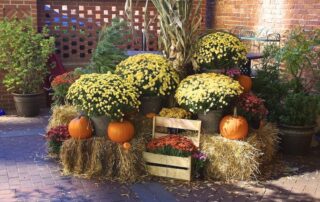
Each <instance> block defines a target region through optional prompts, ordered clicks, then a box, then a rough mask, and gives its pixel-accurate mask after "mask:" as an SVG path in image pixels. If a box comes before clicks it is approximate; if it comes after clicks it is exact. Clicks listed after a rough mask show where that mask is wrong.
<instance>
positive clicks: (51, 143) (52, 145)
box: [48, 141, 62, 154]
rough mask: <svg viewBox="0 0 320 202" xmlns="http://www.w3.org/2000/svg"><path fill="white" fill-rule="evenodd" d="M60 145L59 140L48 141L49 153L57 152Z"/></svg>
mask: <svg viewBox="0 0 320 202" xmlns="http://www.w3.org/2000/svg"><path fill="white" fill-rule="evenodd" d="M61 146H62V143H61V142H56V141H48V148H49V153H53V154H59V153H60V148H61Z"/></svg>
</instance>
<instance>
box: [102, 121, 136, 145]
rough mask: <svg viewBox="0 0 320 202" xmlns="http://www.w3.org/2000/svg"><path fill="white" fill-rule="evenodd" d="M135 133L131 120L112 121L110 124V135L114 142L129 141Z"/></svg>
mask: <svg viewBox="0 0 320 202" xmlns="http://www.w3.org/2000/svg"><path fill="white" fill-rule="evenodd" d="M133 135H134V126H133V124H132V123H131V122H129V121H122V122H111V123H109V126H108V137H109V138H110V140H112V141H113V142H117V143H121V144H122V143H124V142H129V141H130V140H131V139H132V138H133Z"/></svg>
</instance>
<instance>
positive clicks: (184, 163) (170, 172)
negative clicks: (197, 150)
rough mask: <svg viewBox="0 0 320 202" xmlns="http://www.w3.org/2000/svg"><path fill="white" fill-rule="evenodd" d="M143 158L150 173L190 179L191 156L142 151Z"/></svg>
mask: <svg viewBox="0 0 320 202" xmlns="http://www.w3.org/2000/svg"><path fill="white" fill-rule="evenodd" d="M143 158H144V160H145V161H146V164H147V169H148V172H149V173H150V174H151V175H155V176H159V177H170V178H175V179H180V180H188V181H190V180H191V168H192V167H191V156H190V157H177V156H167V155H162V154H154V153H150V152H143Z"/></svg>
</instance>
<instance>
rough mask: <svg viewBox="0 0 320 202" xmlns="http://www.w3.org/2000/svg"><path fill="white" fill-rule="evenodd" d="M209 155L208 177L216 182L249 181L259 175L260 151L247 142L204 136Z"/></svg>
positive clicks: (204, 145)
mask: <svg viewBox="0 0 320 202" xmlns="http://www.w3.org/2000/svg"><path fill="white" fill-rule="evenodd" d="M201 142H202V150H203V152H204V153H206V154H207V155H208V163H207V165H206V176H207V177H208V178H211V179H215V180H227V181H228V180H249V179H251V178H253V177H255V176H256V175H257V174H258V173H259V163H258V159H259V156H260V155H261V153H260V151H259V150H258V149H256V148H255V147H253V146H252V145H250V144H249V143H247V142H245V141H237V140H229V139H226V138H224V137H220V136H211V135H210V136H209V135H204V136H202V141H201Z"/></svg>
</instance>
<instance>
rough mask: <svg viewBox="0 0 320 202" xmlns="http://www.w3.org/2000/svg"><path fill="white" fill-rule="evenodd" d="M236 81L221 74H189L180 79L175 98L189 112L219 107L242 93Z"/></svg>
mask: <svg viewBox="0 0 320 202" xmlns="http://www.w3.org/2000/svg"><path fill="white" fill-rule="evenodd" d="M242 91H243V90H242V87H241V85H240V84H239V82H238V81H235V80H233V79H231V78H230V77H228V76H225V75H222V74H215V73H208V74H196V75H191V76H188V77H187V78H185V79H184V80H182V81H181V83H180V85H179V87H178V89H177V91H176V94H175V98H176V100H177V102H178V104H179V105H180V106H182V107H184V108H187V109H189V110H190V111H191V112H200V111H201V112H203V111H208V110H210V109H221V108H223V107H224V106H226V105H227V104H228V103H229V101H231V99H232V98H233V97H235V96H238V95H240V94H241V93H242Z"/></svg>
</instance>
